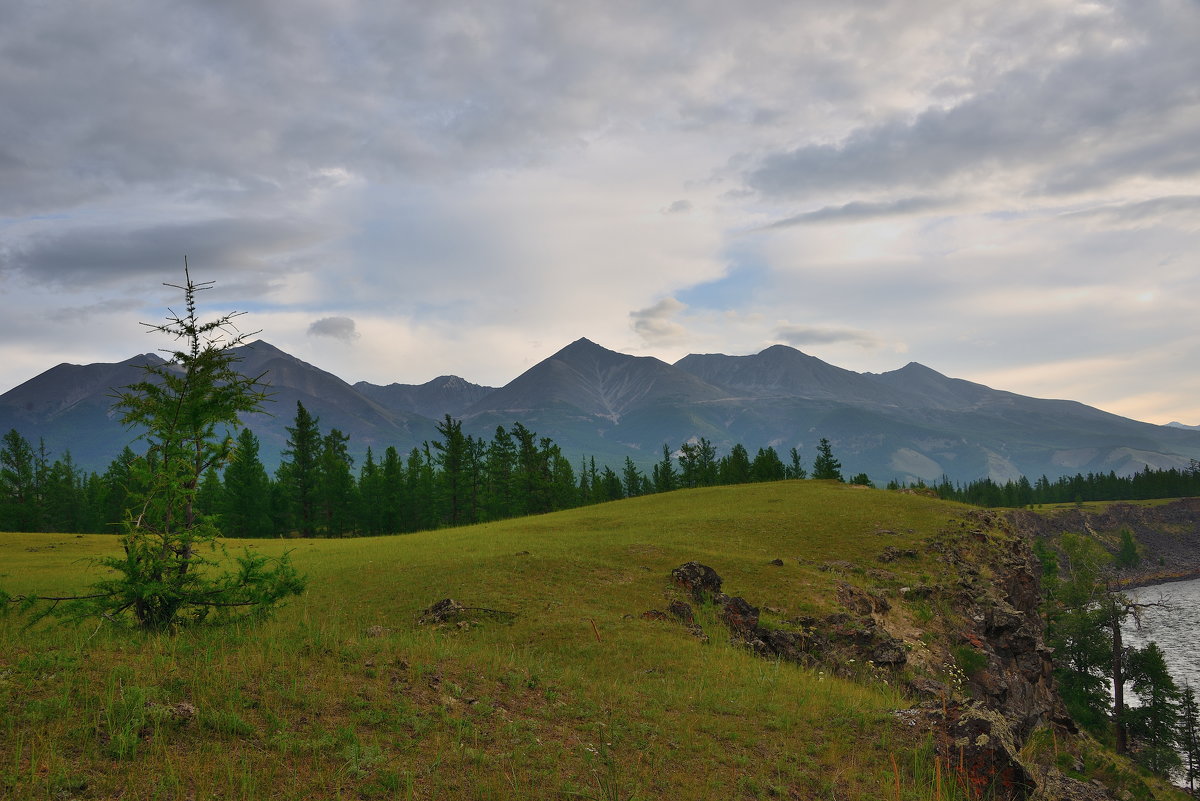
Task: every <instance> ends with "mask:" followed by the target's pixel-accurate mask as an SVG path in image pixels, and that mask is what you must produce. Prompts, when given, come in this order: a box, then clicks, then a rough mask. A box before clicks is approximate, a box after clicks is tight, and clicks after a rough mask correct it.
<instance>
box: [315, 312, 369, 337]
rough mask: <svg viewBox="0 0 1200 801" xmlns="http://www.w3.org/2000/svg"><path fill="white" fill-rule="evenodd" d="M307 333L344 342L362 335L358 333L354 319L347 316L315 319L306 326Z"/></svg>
mask: <svg viewBox="0 0 1200 801" xmlns="http://www.w3.org/2000/svg"><path fill="white" fill-rule="evenodd" d="M308 335H309V336H313V337H329V338H330V339H338V340H341V341H342V342H346V343H351V342H354V341H355V340H357V339H358V338H359V337H361V336H362V335H361V334H359V333H358V328H357V327H356V326H355V324H354V320H352V319H351V318H349V317H322V318H321V319H320V320H315V321H313V323H312V325H310V326H309V327H308Z"/></svg>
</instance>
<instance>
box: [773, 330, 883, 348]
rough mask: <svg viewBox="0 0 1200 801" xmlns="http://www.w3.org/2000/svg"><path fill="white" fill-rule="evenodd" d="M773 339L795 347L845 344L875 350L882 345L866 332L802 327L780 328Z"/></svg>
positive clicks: (880, 341)
mask: <svg viewBox="0 0 1200 801" xmlns="http://www.w3.org/2000/svg"><path fill="white" fill-rule="evenodd" d="M774 338H775V339H778V340H780V341H782V342H785V343H787V344H788V345H793V346H795V347H801V346H803V345H832V344H835V343H847V344H850V345H858V346H859V347H863V348H877V347H879V346H880V345H882V344H883V341H882V340H880V339H879V338H878V337H876V336H874V335H873V334H870V333H868V332H866V331H855V330H852V329H846V328H816V327H812V326H804V325H785V326H780V327H779V328H777V329H775V335H774Z"/></svg>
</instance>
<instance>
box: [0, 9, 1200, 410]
mask: <svg viewBox="0 0 1200 801" xmlns="http://www.w3.org/2000/svg"><path fill="white" fill-rule="evenodd" d="M1197 43H1200V0H1129V2H1078V1H1076V0H997V1H995V2H976V1H975V0H956V1H955V2H952V3H947V2H945V0H905V1H904V2H900V1H899V0H807V1H806V2H803V3H797V2H791V1H787V2H755V1H753V0H751V1H750V2H743V3H730V2H705V1H700V0H698V1H697V2H690V3H688V2H663V0H654V1H653V2H651V1H650V0H645V2H643V1H642V0H614V1H613V2H605V3H578V2H552V1H551V0H529V1H528V2H515V1H513V0H503V1H499V0H482V1H481V2H476V3H456V2H445V1H444V0H431V1H430V2H414V1H413V0H386V1H383V0H381V1H380V2H374V1H373V0H286V2H285V0H203V2H201V1H200V0H197V1H196V2H172V1H171V0H166V2H164V0H84V1H83V2H65V3H61V2H60V3H55V2H41V1H40V0H39V1H36V2H35V1H34V0H5V2H3V3H2V4H0V304H2V309H0V310H2V313H0V391H4V390H7V389H9V388H11V387H13V386H15V385H17V384H19V383H21V382H23V381H25V380H27V379H29V378H31V377H33V376H34V375H36V374H37V373H39V372H41V371H43V370H45V369H47V368H49V367H50V366H52V365H54V364H57V363H58V362H63V361H67V362H73V363H88V362H95V361H120V360H123V359H125V358H128V357H129V356H132V355H134V354H136V353H140V352H145V351H150V350H154V349H156V348H158V347H160V346H163V345H165V344H167V343H164V342H162V341H160V340H156V339H154V338H153V337H151V336H148V335H147V334H146V333H144V332H143V330H142V328H141V327H140V326H139V325H138V323H139V321H147V322H155V321H158V320H160V319H161V317H162V314H163V312H164V311H165V307H166V305H167V304H168V303H171V304H174V303H176V301H177V300H178V297H177V294H176V293H173V292H172V291H169V290H166V289H164V288H163V287H162V286H161V285H162V283H163V282H171V281H174V282H177V281H179V280H180V279H181V278H182V265H183V258H184V255H185V254H186V255H187V257H188V260H189V263H190V265H191V269H192V273H193V277H194V278H197V279H199V280H208V279H212V280H215V281H216V282H217V286H216V289H214V290H213V291H211V292H209V293H207V295H206V296H203V297H202V298H201V300H202V302H203V303H204V308H205V309H207V310H209V311H213V312H221V311H227V310H231V309H239V310H245V311H247V312H249V313H248V314H247V315H246V316H245V317H244V318H243V320H244V322H245V324H246V325H247V326H249V327H251V328H254V329H262V335H261V336H262V338H263V339H266V340H267V341H269V342H271V343H273V344H275V345H277V346H279V347H281V348H283V349H284V350H286V351H288V352H290V353H292V354H294V355H296V356H298V357H300V358H302V359H304V360H306V361H309V362H311V363H313V364H316V365H317V366H319V367H323V368H325V369H327V370H330V371H331V372H333V373H335V374H337V375H339V376H341V377H342V378H345V379H346V380H349V381H351V382H353V381H357V380H368V381H372V382H375V383H383V384H386V383H391V382H402V383H422V382H424V381H428V380H429V379H432V378H434V377H435V376H437V375H440V374H444V373H453V374H457V375H460V376H462V377H464V378H466V379H468V380H470V381H473V382H476V383H482V384H491V385H501V384H504V383H507V382H508V381H510V380H511V379H513V378H515V377H516V376H517V375H518V374H519V373H521V372H522V371H523V370H525V369H526V368H528V367H530V366H532V365H533V364H535V363H537V362H538V361H540V360H542V359H543V358H545V357H546V356H548V355H550V354H551V353H553V352H554V351H556V350H558V349H559V348H561V347H562V346H564V345H566V344H568V343H569V342H571V341H573V340H575V339H577V338H579V337H588V338H589V339H592V340H593V341H595V342H598V343H600V344H601V345H604V346H606V347H609V348H612V349H614V350H619V351H622V352H625V353H632V354H637V355H653V356H658V357H660V358H662V359H664V360H666V361H675V360H676V359H678V358H680V357H682V356H684V355H686V354H687V353H690V352H701V353H712V352H722V353H730V354H747V353H754V352H757V351H759V350H761V349H762V348H764V347H767V346H769V345H771V344H774V343H784V344H789V345H793V346H795V347H797V348H800V349H801V350H803V351H805V352H806V353H810V354H812V355H814V356H817V357H820V358H822V359H825V360H826V361H829V362H831V363H833V364H837V365H839V366H842V367H847V368H850V369H853V370H857V371H860V372H861V371H872V372H880V371H883V370H891V369H895V368H898V367H901V366H903V365H904V364H906V363H907V362H909V361H918V362H921V363H923V364H926V365H928V366H930V367H932V368H934V369H936V370H938V371H940V372H943V373H946V374H947V375H951V376H954V377H960V378H968V379H971V380H974V381H980V382H982V383H985V384H988V385H990V386H993V387H996V388H999V389H1008V390H1012V391H1016V392H1021V393H1023V394H1029V395H1036V396H1040V397H1059V398H1071V399H1075V400H1080V401H1083V402H1085V403H1088V404H1091V405H1094V406H1099V407H1101V408H1103V409H1106V410H1109V411H1113V412H1117V413H1119V414H1124V415H1127V416H1130V417H1134V418H1137V419H1142V420H1148V421H1151V422H1157V423H1166V422H1168V421H1170V420H1179V421H1181V422H1184V423H1189V424H1200V370H1197V367H1200V325H1197V322H1198V321H1197V309H1198V307H1200V257H1198V254H1200V46H1198V45H1197Z"/></svg>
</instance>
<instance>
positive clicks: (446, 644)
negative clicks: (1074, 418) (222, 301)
mask: <svg viewBox="0 0 1200 801" xmlns="http://www.w3.org/2000/svg"><path fill="white" fill-rule="evenodd" d="M962 510H963V507H959V506H956V505H953V504H947V503H943V502H940V501H937V500H933V499H930V498H926V497H921V496H917V495H911V494H903V493H896V492H884V491H874V490H866V489H861V488H853V487H849V486H846V485H838V484H830V483H825V482H813V481H804V482H783V483H777V484H758V485H747V486H739V487H719V488H712V489H704V490H691V491H681V492H675V493H670V494H665V495H654V496H648V497H644V498H637V499H631V500H626V501H619V502H616V503H611V504H606V505H602V506H593V507H587V508H583V509H577V510H572V511H568V512H562V513H556V514H551V515H545V516H540V517H532V518H524V519H519V520H511V521H505V522H502V523H493V524H486V525H478V526H472V527H467V528H459V529H447V530H441V531H435V532H428V533H421V534H412V535H406V536H400V537H381V538H371V539H344V540H275V541H256V542H249V541H247V542H240V541H230V542H229V543H228V545H229V548H230V551H231V552H232V551H235V550H236V549H240V548H241V547H242V546H244V545H248V546H249V547H252V548H259V549H262V550H263V551H264V552H267V553H279V552H281V551H282V550H284V549H291V550H292V554H293V559H294V561H295V563H296V564H297V566H298V568H299V569H300V570H301V572H303V573H305V574H307V576H308V578H309V585H308V590H307V592H306V593H305V595H304V596H302V597H300V598H296V599H293V600H292V602H291V603H289V604H288V605H287V606H286V607H284V608H283V609H281V610H280V611H279V612H278V614H277V615H276V616H275V617H274V618H273V619H272V620H270V621H268V622H265V623H260V624H255V625H247V626H241V627H229V628H223V629H201V628H197V629H185V630H181V631H179V632H176V633H174V634H165V635H149V634H142V633H137V632H129V631H114V630H111V628H110V627H109V626H108V624H102V625H100V624H97V623H96V622H93V623H91V624H85V625H82V626H78V627H62V626H59V625H57V624H53V623H48V622H43V623H40V624H38V625H36V626H34V627H31V628H26V627H25V621H24V620H22V619H21V618H19V617H16V616H9V617H7V618H0V798H11V799H26V798H30V799H32V798H46V799H70V798H80V799H85V798H118V797H119V798H126V799H134V798H136V799H152V798H161V799H218V798H219V799H259V798H279V799H289V798H310V799H326V798H330V799H342V798H344V799H360V798H361V799H374V798H379V799H392V798H397V799H572V798H583V799H605V800H608V799H614V800H615V799H620V800H621V801H628V800H629V799H658V798H686V799H710V798H711V799H717V798H722V799H725V798H784V799H904V800H906V801H912V800H915V799H920V800H922V801H924V799H935V798H936V799H946V800H947V801H950V799H953V798H956V797H958V794H957V791H956V790H955V788H954V783H953V781H952V780H949V779H947V778H946V777H943V779H942V781H941V782H940V783H939V782H937V781H936V780H935V772H936V770H935V768H936V765H935V762H934V758H933V756H932V751H931V748H930V745H929V743H928V742H926V741H925V740H924V739H923V738H922V737H921V736H919V735H916V734H914V733H913V732H912V730H911V729H909V728H907V727H906V726H904V725H903V723H902V721H900V720H898V719H897V718H896V716H895V715H893V711H894V710H897V709H901V708H905V707H907V706H909V705H910V703H911V702H910V701H908V700H906V699H905V698H904V697H903V695H902V694H901V693H900V692H899V691H898V689H897V684H898V683H900V681H901V680H902V679H903V678H904V677H903V676H902V675H891V674H883V673H878V674H877V673H875V672H873V669H872V668H870V667H869V666H864V667H863V669H862V673H861V675H860V676H858V677H857V679H854V680H847V679H841V678H836V677H834V676H832V675H826V674H825V673H824V672H823V671H821V670H819V669H812V670H809V669H804V668H800V667H797V666H794V665H791V664H781V663H778V662H773V661H767V660H763V659H759V658H756V657H754V656H752V655H751V654H750V653H748V652H746V651H745V650H744V649H739V648H736V647H734V646H732V645H730V644H729V642H728V637H727V635H726V632H725V630H724V628H723V627H722V626H721V624H720V623H719V622H718V621H717V620H716V618H715V614H714V613H713V611H712V610H711V609H701V610H699V621H700V622H701V624H702V625H703V626H704V629H705V631H706V632H707V633H708V634H709V635H710V637H711V642H710V643H707V644H705V643H702V642H701V641H700V640H698V639H696V638H695V637H693V636H691V635H690V634H689V633H688V632H687V631H686V630H685V629H684V628H683V627H682V626H680V625H677V624H673V623H665V622H650V621H647V620H644V619H642V618H641V617H640V615H641V613H642V612H644V611H646V610H649V609H665V608H666V604H667V603H668V601H669V600H670V599H671V598H673V597H677V595H678V591H677V590H676V589H674V588H673V587H672V586H671V584H670V580H669V573H670V571H671V569H672V568H674V567H677V566H678V565H680V564H682V563H684V562H687V561H690V560H696V561H699V562H702V563H704V564H707V565H709V566H711V567H713V568H714V569H716V571H717V572H718V573H719V574H720V575H721V576H722V577H723V579H724V581H725V584H724V589H725V591H726V592H728V593H729V594H731V595H742V596H744V597H745V598H746V599H747V600H748V601H750V602H751V603H752V604H755V605H758V606H761V607H764V613H763V623H764V625H775V624H778V625H783V624H782V621H783V620H784V619H786V618H789V617H792V616H798V615H819V614H826V613H829V612H834V611H840V607H838V606H837V602H836V599H835V592H834V586H835V584H836V582H838V581H841V580H844V581H849V582H851V583H854V584H857V585H859V586H863V587H871V588H876V589H880V590H882V591H884V592H886V593H888V594H889V595H890V596H892V598H891V600H892V605H893V609H892V612H890V613H889V615H890V616H891V617H892V618H893V623H894V625H895V626H896V627H897V628H899V629H904V628H905V627H906V626H907V627H909V628H911V627H912V626H914V625H917V626H919V625H921V624H923V623H930V622H931V621H933V620H934V619H936V618H937V617H938V614H939V610H937V609H936V608H931V607H930V606H929V604H928V603H927V602H918V603H917V604H916V605H914V606H912V607H910V606H909V605H907V604H906V603H905V602H903V601H902V600H901V599H900V598H899V593H898V592H897V590H898V588H899V587H900V586H903V585H905V584H915V583H927V582H933V581H937V580H938V573H937V571H938V570H939V569H941V565H940V563H938V562H935V561H934V560H933V559H932V558H931V557H930V556H929V555H928V554H926V553H925V552H924V550H923V549H922V544H923V543H924V542H925V541H926V540H927V538H929V537H931V536H942V535H939V532H944V531H948V530H950V529H951V528H952V525H951V520H952V519H953V518H954V517H955V516H956V515H960V514H961V513H962ZM886 545H893V546H896V547H899V548H913V549H916V550H917V551H918V554H919V555H918V556H917V557H915V558H908V559H901V560H897V561H894V562H890V563H888V564H887V565H883V564H881V563H879V562H878V561H876V559H875V557H876V556H877V555H878V554H879V553H880V552H881V551H882V549H883V547H884V546H886ZM116 546H117V541H116V538H114V537H106V536H97V535H87V536H74V535H62V534H38V535H34V534H19V533H8V534H0V586H2V587H4V588H5V589H6V590H7V591H8V592H10V593H12V594H19V593H24V592H39V593H60V592H62V591H66V590H81V589H83V588H85V587H86V585H87V584H88V583H89V581H91V580H94V579H95V578H96V577H97V576H98V573H97V572H96V571H97V570H98V569H99V568H96V567H94V566H93V565H92V564H91V561H90V560H92V559H94V558H95V557H97V556H100V555H102V554H105V553H109V552H111V551H112V550H114V549H115V548H116ZM774 559H782V560H783V566H777V565H772V564H770V562H771V561H772V560H774ZM829 562H842V563H845V562H850V563H853V564H855V565H860V566H862V567H855V568H851V567H850V566H849V565H846V564H841V565H836V564H835V565H834V566H833V568H832V569H830V565H829V564H826V563H829ZM822 568H825V569H822ZM864 568H865V569H864ZM880 568H886V570H881V569H880ZM446 597H451V598H454V599H456V600H458V601H460V602H461V603H462V604H464V605H465V606H468V607H478V608H484V609H491V610H500V611H503V612H511V613H515V616H513V617H507V616H496V615H490V614H486V613H479V614H478V615H475V616H473V619H474V620H476V621H477V624H475V625H472V624H466V625H462V626H447V627H442V628H432V627H419V626H417V625H416V624H415V621H416V618H417V617H418V616H419V614H420V612H421V610H422V609H424V608H425V607H427V606H429V605H430V604H432V603H433V602H435V601H437V600H439V599H442V598H446ZM765 607H770V609H765ZM917 635H919V632H917V631H915V630H913V636H912V637H911V639H910V638H909V637H905V639H906V641H908V642H910V644H911V645H912V646H913V648H914V650H913V652H912V657H911V658H910V666H909V667H908V668H906V671H909V672H911V671H913V670H920V671H923V672H925V673H926V674H927V675H932V676H935V677H936V676H944V675H945V674H944V673H943V672H942V671H944V669H945V668H946V666H943V665H940V664H939V663H938V662H937V659H936V658H934V657H933V656H932V655H931V654H932V652H930V653H927V654H925V657H924V658H922V653H921V649H922V647H923V642H922V640H921V638H920V637H919V636H917Z"/></svg>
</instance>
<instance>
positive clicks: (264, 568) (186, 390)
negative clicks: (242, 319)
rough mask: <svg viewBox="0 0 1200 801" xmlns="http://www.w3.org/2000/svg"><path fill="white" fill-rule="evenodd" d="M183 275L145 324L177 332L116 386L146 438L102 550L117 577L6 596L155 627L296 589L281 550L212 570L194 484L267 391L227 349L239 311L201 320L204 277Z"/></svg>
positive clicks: (260, 606)
mask: <svg viewBox="0 0 1200 801" xmlns="http://www.w3.org/2000/svg"><path fill="white" fill-rule="evenodd" d="M184 278H185V281H184V284H183V285H182V286H179V285H176V284H167V286H170V287H172V288H174V289H179V290H181V291H182V292H183V294H184V311H183V313H182V314H178V313H176V312H174V311H171V310H169V309H168V316H167V319H166V322H165V323H162V324H158V325H152V324H149V323H143V325H145V326H146V327H147V328H149V329H150V330H151V331H153V332H155V333H160V334H165V335H167V336H168V337H170V338H171V339H173V340H175V342H176V343H177V344H176V347H175V348H165V349H164V350H165V351H166V352H167V353H169V354H170V359H169V360H168V361H167V362H165V363H163V364H157V365H147V366H145V367H144V370H145V377H144V379H143V380H141V381H138V382H137V383H135V384H132V385H130V386H128V387H124V388H123V389H121V390H120V391H119V392H118V393H117V395H116V403H115V404H114V409H115V410H116V411H117V412H119V413H120V415H121V420H122V421H123V422H124V423H125V425H127V426H129V427H130V428H133V429H140V430H141V432H142V433H141V438H142V439H143V440H145V442H146V444H147V451H146V453H145V455H144V456H142V457H140V458H138V459H137V460H136V461H135V462H134V463H133V464H132V465H131V471H132V473H133V474H134V481H133V486H134V487H135V488H136V489H135V490H134V491H133V492H132V493H131V495H130V497H129V498H128V499H127V503H128V504H129V506H128V510H127V512H126V515H125V522H124V535H123V536H122V538H121V546H122V554H121V555H120V556H116V557H108V558H105V559H101V560H100V563H101V564H102V565H103V566H105V567H108V568H111V569H113V570H115V571H116V575H115V576H114V577H112V578H107V579H104V580H102V581H99V582H97V583H96V584H95V585H93V586H92V588H91V589H92V592H90V593H88V594H86V595H83V596H73V597H47V596H33V597H25V598H21V599H14V600H19V601H22V602H23V603H24V605H25V606H27V607H29V608H34V607H37V606H38V604H39V603H43V604H46V606H44V607H43V609H42V614H45V613H50V612H53V613H54V614H56V615H63V616H66V617H70V618H82V617H90V616H99V617H101V618H104V619H106V620H110V621H112V622H118V623H119V622H123V621H129V622H132V623H134V624H135V625H137V626H138V627H140V628H143V629H147V630H151V631H163V630H167V629H170V628H173V627H175V626H179V625H185V624H190V623H197V622H200V621H205V620H207V621H210V622H214V621H218V620H228V619H234V618H242V617H245V616H248V615H254V614H261V613H263V612H265V611H268V610H270V609H271V608H272V607H274V606H275V605H276V604H278V603H279V602H280V601H282V600H283V599H284V598H286V597H287V596H289V595H295V594H298V593H300V592H302V591H303V589H304V580H303V579H302V578H301V577H300V576H299V575H297V573H296V571H295V569H294V568H293V567H292V565H291V563H290V561H289V560H288V557H287V556H286V555H284V556H283V557H281V558H280V559H277V560H272V559H268V558H267V557H265V556H262V555H261V554H257V553H254V552H252V551H249V550H247V551H245V552H244V553H243V555H241V556H238V557H236V559H235V563H236V570H233V571H232V572H230V571H226V572H217V567H218V566H217V564H216V561H215V559H214V556H216V555H218V554H220V553H221V552H222V551H221V549H220V546H219V543H218V537H219V532H218V530H217V528H216V526H215V525H214V523H213V520H212V518H211V517H209V516H207V515H203V514H201V513H200V511H199V509H198V508H197V504H196V499H197V494H198V492H199V490H200V484H201V481H202V479H203V477H204V475H205V473H206V472H207V471H208V470H209V469H210V468H213V467H216V466H219V465H224V464H225V463H226V462H227V461H228V460H229V458H230V455H231V454H232V451H233V439H232V437H231V436H230V435H229V432H230V431H234V430H236V429H237V428H238V427H239V422H238V416H239V415H240V414H243V413H247V412H253V411H256V410H258V409H259V406H260V404H261V403H262V401H263V400H264V398H265V395H264V393H263V390H262V385H261V383H260V381H259V378H261V376H260V377H258V378H248V377H246V376H243V375H241V374H240V373H239V372H238V371H237V369H236V359H235V357H234V355H233V354H231V353H230V350H229V349H230V348H233V347H236V346H237V345H240V344H242V342H243V341H244V339H245V337H246V336H247V335H246V334H241V333H239V332H237V330H236V328H235V327H234V325H233V319H234V317H236V316H238V315H237V314H229V315H225V316H222V317H218V318H216V319H214V320H210V321H203V320H201V319H200V318H199V317H198V316H197V313H196V294H197V293H198V292H200V291H202V290H205V289H208V288H210V287H211V285H212V282H204V283H196V282H195V281H193V280H192V278H191V276H190V275H189V274H188V272H187V265H186V263H185V265H184Z"/></svg>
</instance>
